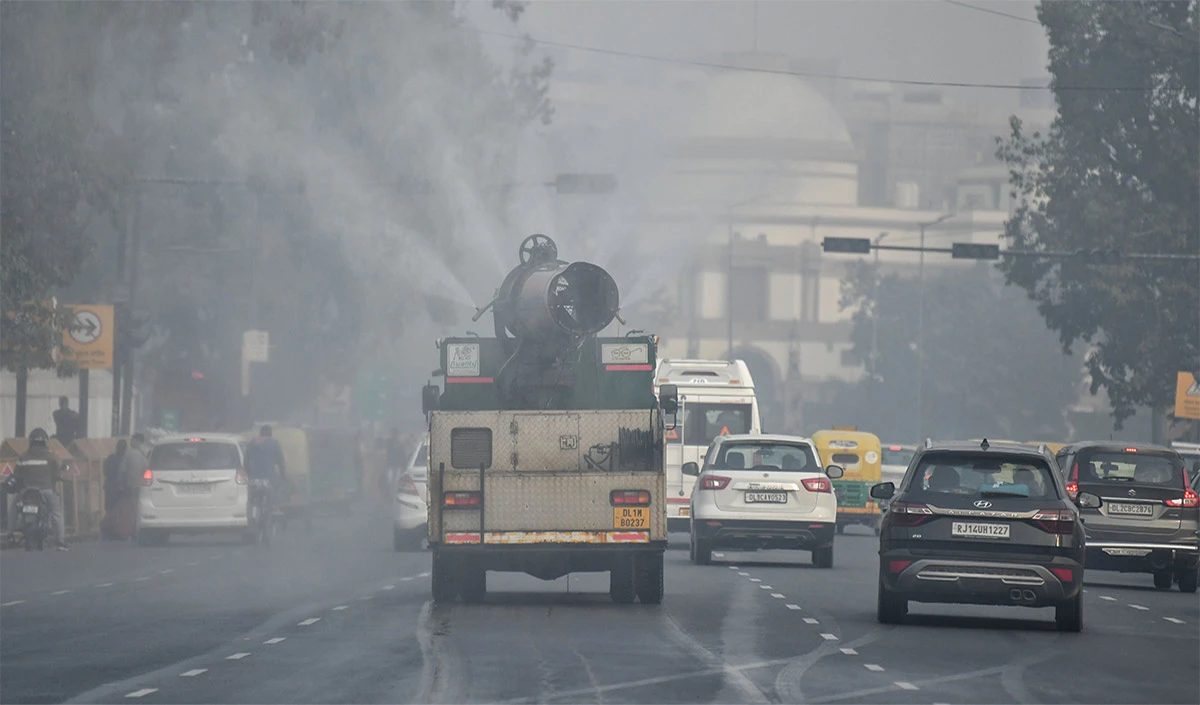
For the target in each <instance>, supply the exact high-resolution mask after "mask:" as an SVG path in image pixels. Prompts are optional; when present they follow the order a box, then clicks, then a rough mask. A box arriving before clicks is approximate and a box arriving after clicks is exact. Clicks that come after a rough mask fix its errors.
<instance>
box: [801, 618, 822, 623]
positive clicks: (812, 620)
mask: <svg viewBox="0 0 1200 705" xmlns="http://www.w3.org/2000/svg"><path fill="white" fill-rule="evenodd" d="M804 623H805V624H820V622H818V621H817V620H815V619H813V618H812V617H805V618H804Z"/></svg>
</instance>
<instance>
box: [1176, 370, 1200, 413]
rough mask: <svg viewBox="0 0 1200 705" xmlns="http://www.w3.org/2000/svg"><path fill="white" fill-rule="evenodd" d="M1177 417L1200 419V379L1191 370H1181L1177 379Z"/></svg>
mask: <svg viewBox="0 0 1200 705" xmlns="http://www.w3.org/2000/svg"><path fill="white" fill-rule="evenodd" d="M1175 418H1177V419H1200V381H1197V380H1196V376H1195V375H1194V374H1192V373H1191V372H1180V373H1179V376H1178V377H1177V378H1176V380H1175Z"/></svg>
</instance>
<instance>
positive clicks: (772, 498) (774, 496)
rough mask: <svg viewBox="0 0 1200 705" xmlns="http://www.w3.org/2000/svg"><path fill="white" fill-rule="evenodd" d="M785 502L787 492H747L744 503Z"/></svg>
mask: <svg viewBox="0 0 1200 705" xmlns="http://www.w3.org/2000/svg"><path fill="white" fill-rule="evenodd" d="M759 503H765V504H787V492H747V493H746V504H759Z"/></svg>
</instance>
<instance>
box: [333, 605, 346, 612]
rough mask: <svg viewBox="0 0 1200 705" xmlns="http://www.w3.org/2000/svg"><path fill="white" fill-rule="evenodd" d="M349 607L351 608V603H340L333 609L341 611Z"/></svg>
mask: <svg viewBox="0 0 1200 705" xmlns="http://www.w3.org/2000/svg"><path fill="white" fill-rule="evenodd" d="M347 609H350V605H338V606H337V607H334V608H333V611H334V612H341V611H342V610H347Z"/></svg>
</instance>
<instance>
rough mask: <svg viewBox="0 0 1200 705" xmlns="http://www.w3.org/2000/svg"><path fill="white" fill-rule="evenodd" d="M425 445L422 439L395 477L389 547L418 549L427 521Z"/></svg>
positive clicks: (409, 549)
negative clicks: (390, 544)
mask: <svg viewBox="0 0 1200 705" xmlns="http://www.w3.org/2000/svg"><path fill="white" fill-rule="evenodd" d="M428 463H429V444H428V442H427V441H422V442H421V445H420V447H418V448H417V449H416V450H415V451H413V454H412V457H411V458H409V460H408V465H407V466H406V467H405V468H404V470H403V471H402V472H400V473H399V474H398V475H397V476H396V483H395V491H396V497H395V499H394V500H393V502H392V548H394V549H395V550H397V551H414V550H420V549H421V542H422V540H423V539H424V538H425V535H426V533H427V532H428V528H427V527H428V524H429V505H428V501H429V472H428V467H427V465H428Z"/></svg>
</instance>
